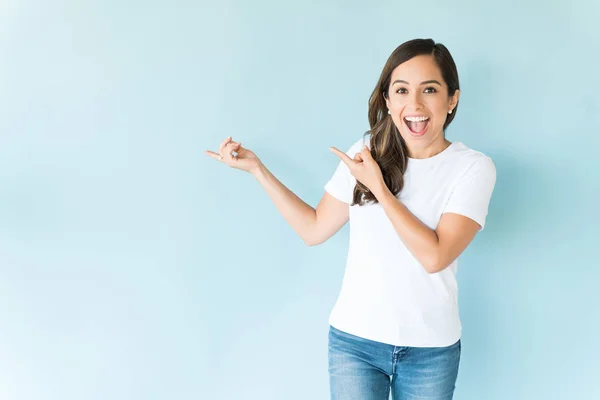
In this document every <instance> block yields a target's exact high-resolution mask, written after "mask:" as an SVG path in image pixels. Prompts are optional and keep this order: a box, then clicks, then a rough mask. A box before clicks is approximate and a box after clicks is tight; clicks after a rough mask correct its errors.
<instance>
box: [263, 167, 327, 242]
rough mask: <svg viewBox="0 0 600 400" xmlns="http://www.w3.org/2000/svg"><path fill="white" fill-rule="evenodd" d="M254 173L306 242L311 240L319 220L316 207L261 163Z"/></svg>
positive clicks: (278, 208)
mask: <svg viewBox="0 0 600 400" xmlns="http://www.w3.org/2000/svg"><path fill="white" fill-rule="evenodd" d="M252 175H253V176H254V177H255V178H256V180H257V181H258V182H259V183H260V184H261V185H262V187H263V188H264V189H265V190H266V192H267V194H268V195H269V197H270V198H271V200H272V201H273V204H275V207H276V208H277V210H279V212H280V213H281V215H282V216H283V218H284V219H285V220H286V221H287V222H288V224H290V226H291V227H292V229H294V231H295V232H296V233H297V234H298V235H299V236H300V237H301V238H302V240H303V241H304V243H306V244H308V243H310V242H311V234H312V232H313V231H314V229H313V228H314V225H315V223H316V220H317V214H316V211H315V209H314V208H312V207H311V206H310V205H308V204H306V203H305V202H304V201H302V199H300V197H298V196H297V195H296V194H295V193H294V192H292V191H291V190H289V189H288V188H287V187H286V186H285V185H284V184H283V183H281V182H280V181H279V180H278V179H277V178H276V177H275V176H274V175H273V174H272V173H271V171H269V170H268V169H267V167H265V166H264V165H262V164H261V166H260V167H258V168H257V169H256V170H254V171H252Z"/></svg>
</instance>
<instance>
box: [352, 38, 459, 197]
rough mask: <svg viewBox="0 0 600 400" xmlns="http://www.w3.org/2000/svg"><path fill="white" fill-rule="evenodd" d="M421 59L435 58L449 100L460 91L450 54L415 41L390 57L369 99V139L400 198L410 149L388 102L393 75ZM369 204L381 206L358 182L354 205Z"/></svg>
mask: <svg viewBox="0 0 600 400" xmlns="http://www.w3.org/2000/svg"><path fill="white" fill-rule="evenodd" d="M419 55H432V56H433V58H434V60H435V62H436V64H437V66H438V68H439V69H440V71H441V73H442V78H443V79H444V81H445V82H446V85H447V86H448V96H449V97H451V96H453V95H454V93H455V92H456V90H457V89H460V88H459V84H458V72H457V70H456V64H455V63H454V60H453V58H452V56H451V55H450V52H449V51H448V49H447V48H446V46H444V45H443V44H441V43H435V42H434V41H433V40H432V39H413V40H409V41H407V42H404V43H402V44H401V45H400V46H398V47H397V48H396V49H395V50H394V51H393V52H392V54H391V55H390V56H389V58H388V60H387V62H386V63H385V65H384V67H383V70H382V71H381V76H380V77H379V81H378V82H377V85H376V86H375V89H374V90H373V93H372V94H371V97H370V98H369V126H370V127H371V129H370V130H369V131H367V132H366V133H365V136H366V135H368V134H371V143H370V144H371V154H372V155H373V158H374V159H375V161H377V164H379V168H381V172H382V174H383V180H384V182H385V184H386V185H387V187H388V188H389V189H390V191H391V192H392V193H393V194H394V195H395V196H397V195H398V193H400V191H401V190H402V188H403V187H404V172H405V171H406V166H407V164H408V148H407V147H406V142H405V141H404V139H403V138H402V135H400V132H398V128H397V127H396V125H395V124H394V122H393V121H392V118H391V115H389V114H388V113H387V106H386V104H385V99H384V97H383V96H385V97H386V98H387V97H388V96H389V94H388V89H389V86H390V80H391V78H392V71H394V69H395V68H396V67H397V66H398V65H400V64H402V63H403V62H405V61H408V60H410V59H411V58H413V57H416V56H419ZM457 108H458V103H457V104H456V106H455V107H454V109H453V112H452V114H448V115H447V117H446V122H445V123H444V127H443V129H444V131H445V130H446V127H447V126H448V125H450V122H452V120H453V119H454V116H455V115H456V110H457ZM366 202H372V203H378V201H377V199H376V198H375V195H373V193H371V191H370V190H369V189H368V188H367V187H366V186H365V185H363V184H362V183H360V182H359V181H356V186H355V187H354V194H353V198H352V204H351V205H356V204H358V205H359V206H362V205H364V204H365V203H366Z"/></svg>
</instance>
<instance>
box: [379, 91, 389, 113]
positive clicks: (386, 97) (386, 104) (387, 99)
mask: <svg viewBox="0 0 600 400" xmlns="http://www.w3.org/2000/svg"><path fill="white" fill-rule="evenodd" d="M381 95H382V96H383V99H384V100H385V106H386V107H387V109H388V110H389V109H390V99H389V98H388V96H387V95H386V93H385V92H383V93H382V94H381Z"/></svg>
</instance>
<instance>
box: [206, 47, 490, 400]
mask: <svg viewBox="0 0 600 400" xmlns="http://www.w3.org/2000/svg"><path fill="white" fill-rule="evenodd" d="M459 95H460V91H459V84H458V73H457V70H456V65H455V63H454V60H453V59H452V56H451V55H450V53H449V52H448V50H447V49H446V47H445V46H444V45H442V44H440V43H437V44H436V43H435V42H434V41H433V40H431V39H415V40H410V41H408V42H405V43H403V44H402V45H400V46H399V47H398V48H396V49H395V50H394V51H393V53H392V54H391V55H390V57H389V58H388V60H387V62H386V64H385V66H384V67H383V71H382V72H381V76H380V78H379V81H378V82H377V85H376V87H375V90H374V91H373V93H372V95H371V97H370V100H369V124H370V127H371V129H370V130H369V131H368V132H367V133H365V134H364V135H363V137H361V139H360V140H358V141H357V142H355V143H354V144H353V145H352V146H351V147H350V149H349V150H348V151H347V152H346V153H343V152H341V151H339V150H338V149H336V148H331V151H332V152H333V153H334V154H336V155H337V156H338V157H339V158H340V159H341V161H340V163H339V164H338V167H337V169H336V170H335V173H334V174H333V176H332V177H331V179H330V180H329V181H328V182H327V184H326V185H325V194H324V196H323V198H322V199H321V201H320V202H319V204H318V206H317V208H316V210H315V209H313V208H312V207H311V206H309V205H308V204H306V203H304V202H303V201H302V200H301V199H300V198H298V197H297V196H296V195H295V194H294V193H292V192H291V191H290V190H288V189H287V188H286V187H285V186H284V185H283V184H281V182H279V181H278V180H277V179H276V178H275V177H274V176H273V175H272V174H271V173H270V172H269V170H268V169H267V168H266V167H265V166H264V165H263V164H262V163H261V162H260V160H259V158H258V157H257V156H256V155H255V154H254V153H253V152H252V151H250V150H248V149H247V148H244V147H242V145H241V143H239V142H234V141H232V138H231V137H229V138H227V139H225V140H224V141H223V142H222V143H221V146H220V148H219V152H218V153H214V152H211V151H207V154H208V155H210V156H211V157H213V158H215V159H216V160H219V161H221V162H223V163H225V164H226V165H228V166H230V167H233V168H238V169H241V170H244V171H248V172H250V173H252V175H254V177H256V179H258V181H259V182H260V183H261V184H262V186H263V187H264V188H265V190H266V191H267V193H268V194H269V196H270V198H271V199H272V201H273V202H274V203H275V206H276V207H277V209H278V210H279V211H280V212H281V214H282V215H283V217H284V218H285V219H286V220H287V221H288V223H289V224H290V225H291V226H292V228H293V229H294V230H295V231H296V232H297V233H298V235H300V237H301V238H302V239H303V240H304V242H305V243H306V244H307V245H311V246H312V245H316V244H320V243H323V242H324V241H326V240H327V239H329V238H330V237H331V236H332V235H333V234H334V233H336V232H337V231H338V230H339V229H340V228H341V227H342V226H343V225H344V224H345V223H346V222H347V221H348V220H349V221H350V245H349V251H348V257H347V264H346V270H345V274H344V279H343V283H342V288H341V291H340V293H339V297H338V299H337V302H336V304H335V306H334V308H333V310H332V312H331V315H330V318H329V324H330V327H329V382H330V390H331V398H332V399H357V400H359V399H360V400H371V399H372V400H387V399H388V397H389V393H390V390H391V392H392V397H393V398H394V399H422V398H423V399H424V398H427V399H452V397H453V393H454V388H455V383H456V378H457V375H458V365H459V361H460V354H461V341H460V337H461V323H460V318H459V312H458V288H457V283H456V272H457V258H458V256H459V255H460V254H461V253H462V252H463V251H464V250H465V248H466V247H467V246H468V245H469V243H471V241H472V240H473V238H474V237H475V234H476V233H477V232H478V231H480V230H482V229H483V227H484V224H485V219H486V216H487V212H488V205H489V202H490V198H491V195H492V192H493V189H494V185H495V182H496V170H495V167H494V163H493V162H492V160H491V159H490V158H489V157H488V156H486V155H484V154H483V153H481V152H478V151H475V150H473V149H470V148H469V147H467V146H466V145H465V144H463V143H461V142H458V141H455V142H450V141H449V140H448V139H446V137H445V129H446V127H447V126H448V125H449V124H450V122H452V120H453V119H454V116H455V115H456V110H457V106H458V99H459ZM233 152H236V153H237V155H234V154H233Z"/></svg>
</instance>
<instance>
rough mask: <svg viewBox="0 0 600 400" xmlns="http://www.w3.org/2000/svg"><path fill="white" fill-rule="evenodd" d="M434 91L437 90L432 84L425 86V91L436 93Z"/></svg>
mask: <svg viewBox="0 0 600 400" xmlns="http://www.w3.org/2000/svg"><path fill="white" fill-rule="evenodd" d="M436 92H437V90H436V88H434V87H433V86H429V87H427V88H425V93H436Z"/></svg>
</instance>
